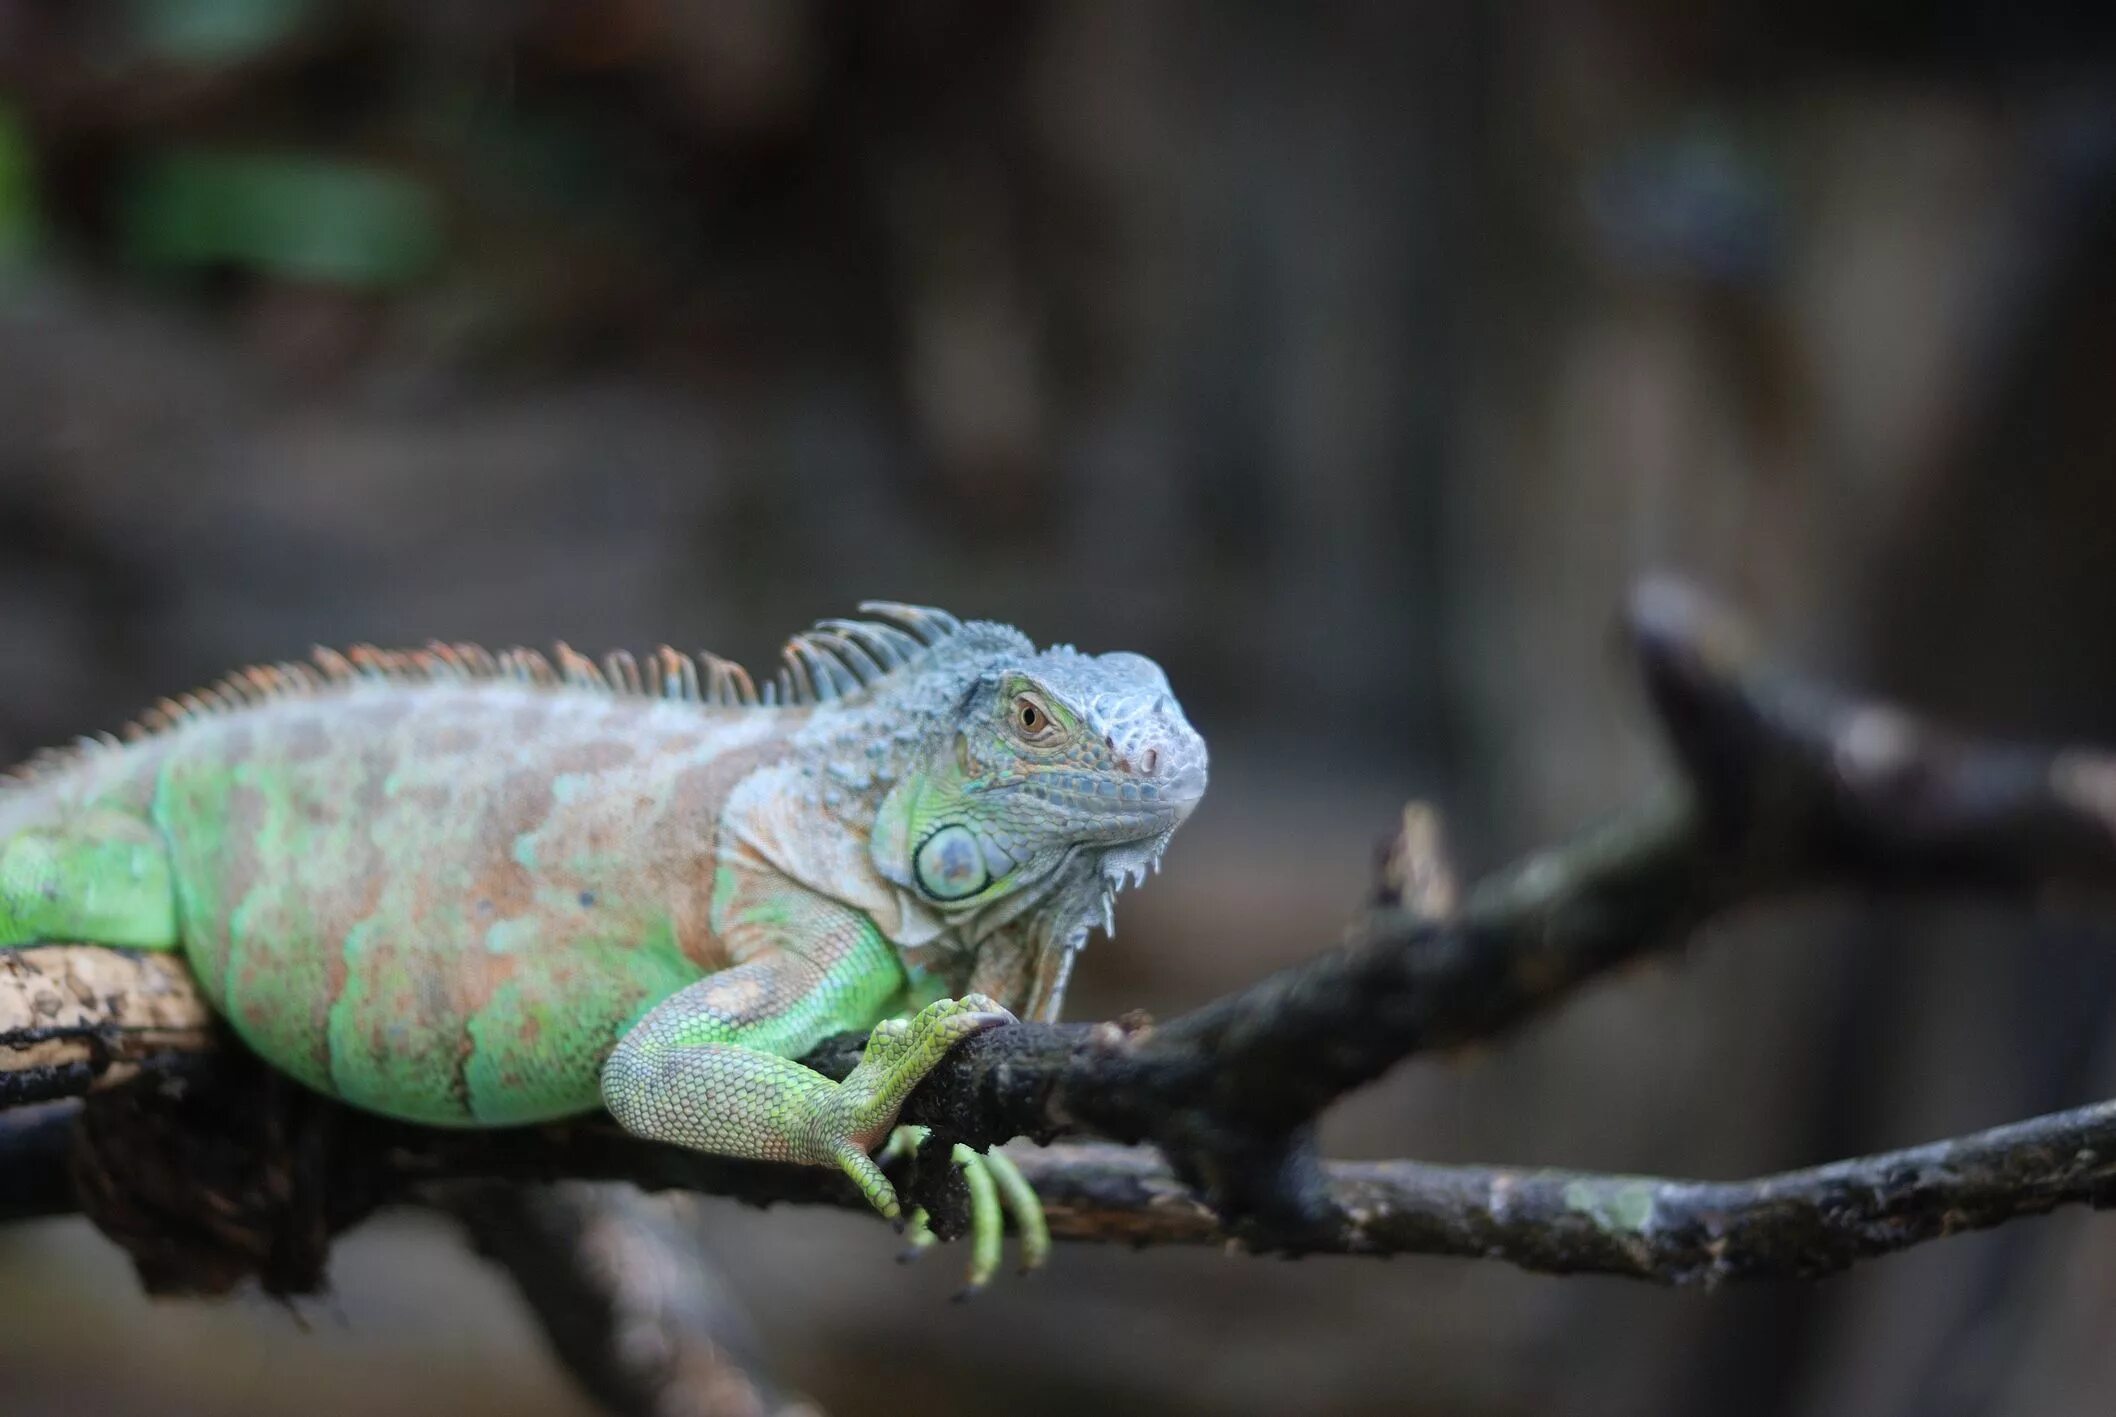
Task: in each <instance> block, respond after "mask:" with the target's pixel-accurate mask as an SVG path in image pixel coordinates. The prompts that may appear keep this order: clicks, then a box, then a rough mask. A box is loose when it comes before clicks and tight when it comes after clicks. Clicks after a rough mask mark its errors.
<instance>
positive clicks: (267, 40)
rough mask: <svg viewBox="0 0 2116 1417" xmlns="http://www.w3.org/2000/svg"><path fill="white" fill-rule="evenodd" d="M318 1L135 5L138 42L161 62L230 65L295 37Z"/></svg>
mask: <svg viewBox="0 0 2116 1417" xmlns="http://www.w3.org/2000/svg"><path fill="white" fill-rule="evenodd" d="M315 8H316V0H132V4H131V20H132V32H133V37H134V38H135V39H137V40H138V41H139V45H140V47H141V48H142V49H144V50H146V51H147V52H148V53H149V54H152V55H153V56H154V57H155V58H157V59H169V60H174V61H176V62H177V63H180V64H229V63H233V62H235V61H236V60H240V59H247V58H249V57H250V56H251V55H253V54H257V53H260V52H261V51H263V50H267V49H270V48H271V47H272V46H273V45H275V44H280V43H283V42H284V41H286V40H287V39H289V38H290V37H292V36H293V34H294V33H295V32H296V31H297V30H299V29H300V28H301V24H302V21H304V20H306V19H307V18H308V17H309V15H310V14H311V12H313V11H314V10H315Z"/></svg>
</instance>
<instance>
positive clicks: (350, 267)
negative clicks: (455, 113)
mask: <svg viewBox="0 0 2116 1417" xmlns="http://www.w3.org/2000/svg"><path fill="white" fill-rule="evenodd" d="M122 212H123V216H122V220H123V224H124V233H125V239H126V244H127V248H128V249H129V250H130V251H131V253H132V255H133V256H134V258H135V259H137V260H139V261H140V262H142V263H143V264H147V265H159V266H204V265H235V266H242V267H247V268H250V269H254V270H259V271H264V272H267V273H269V274H272V275H277V276H283V277H288V278H292V279H297V280H315V281H325V282H329V283H332V284H338V285H352V286H393V285H402V284H405V283H406V282H408V281H411V280H414V279H416V278H418V277H419V276H420V275H422V274H424V273H425V272H426V270H427V269H428V268H429V267H431V266H432V265H433V263H434V261H435V260H436V259H437V258H438V257H439V255H440V251H441V214H440V211H439V208H438V205H437V204H436V203H435V201H434V199H433V197H432V195H431V194H430V193H428V192H427V191H426V189H425V188H424V187H421V186H420V185H419V184H418V183H416V182H414V181H412V180H411V179H409V178H407V177H404V176H401V175H399V174H397V173H393V172H386V171H382V170H380V169H376V168H368V167H357V166H353V165H351V164H347V163H339V162H332V161H329V160H326V159H322V158H310V157H302V156H294V155H275V154H249V153H229V152H210V151H198V150H193V151H184V152H173V153H167V154H164V155H162V156H160V157H157V158H154V159H152V160H150V161H148V162H146V163H145V164H143V165H142V166H141V167H139V168H138V169H137V170H136V171H135V172H134V174H133V176H132V179H131V181H130V182H129V183H128V185H127V190H126V192H125V199H124V202H123V204H122Z"/></svg>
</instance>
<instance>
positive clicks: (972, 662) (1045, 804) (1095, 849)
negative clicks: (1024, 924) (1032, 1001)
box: [871, 624, 1206, 948]
mask: <svg viewBox="0 0 2116 1417" xmlns="http://www.w3.org/2000/svg"><path fill="white" fill-rule="evenodd" d="M927 673H928V674H929V676H931V677H930V678H929V681H928V682H929V684H934V683H937V684H942V685H945V686H946V689H945V693H937V694H933V695H930V696H926V697H925V706H926V710H927V713H928V714H929V715H930V716H931V718H930V731H928V732H927V733H925V734H922V735H921V740H920V742H919V743H918V745H917V747H916V748H915V749H914V754H913V756H912V757H911V759H910V761H908V762H906V763H905V764H904V770H903V772H902V773H901V776H900V778H899V780H898V781H897V783H896V784H895V785H894V787H893V788H892V789H891V791H890V792H889V794H888V795H887V797H886V798H885V799H884V800H883V802H882V804H881V809H880V812H879V814H878V817H877V820H876V823H875V829H874V832H873V836H872V839H871V840H872V854H873V859H874V864H875V867H876V869H877V870H879V871H880V872H881V874H882V875H883V876H884V877H885V878H887V879H888V880H890V881H893V882H895V883H896V884H897V885H899V886H901V887H903V888H905V889H907V890H909V891H911V892H913V893H915V894H916V895H917V896H918V898H919V899H920V900H922V901H924V902H925V903H926V904H927V905H929V906H930V907H932V908H933V909H934V910H936V911H938V912H939V913H940V914H941V915H942V916H944V917H945V918H948V919H950V920H951V921H954V922H955V923H956V925H957V928H958V929H959V930H960V931H961V932H962V933H963V934H964V935H965V937H966V938H967V939H969V940H970V941H972V942H974V941H975V940H977V939H980V938H982V937H983V936H985V935H987V934H989V933H990V932H991V931H992V930H994V929H996V928H998V927H999V926H1000V925H1002V924H1006V923H1008V922H1009V921H1015V920H1018V919H1021V918H1022V917H1024V916H1032V920H1033V923H1034V924H1035V925H1036V926H1037V927H1038V928H1037V930H1036V933H1037V934H1038V935H1039V936H1041V937H1042V939H1043V940H1045V941H1047V942H1051V943H1055V944H1058V945H1060V946H1062V947H1064V948H1074V947H1077V946H1078V945H1079V944H1080V943H1081V942H1082V941H1083V940H1084V939H1085V938H1086V935H1087V931H1088V928H1089V927H1090V926H1091V925H1094V924H1104V925H1107V924H1108V923H1109V918H1110V907H1111V901H1112V899H1113V897H1114V896H1115V894H1116V892H1117V891H1118V890H1120V889H1121V888H1122V887H1123V886H1124V885H1125V884H1126V883H1127V882H1128V881H1132V880H1143V879H1144V878H1145V876H1146V872H1147V870H1148V868H1149V867H1154V866H1157V865H1158V864H1159V863H1160V859H1161V853H1162V851H1163V850H1165V849H1166V848H1167V846H1168V840H1169V838H1170V837H1171V836H1173V835H1174V833H1175V830H1176V828H1177V827H1179V826H1181V825H1182V824H1183V821H1184V819H1185V818H1187V817H1188V816H1189V815H1190V813H1191V811H1192V809H1193V808H1195V807H1196V806H1197V804H1198V799H1199V798H1200V797H1202V796H1203V795H1204V792H1205V777H1206V756H1205V740H1204V739H1202V738H1200V737H1199V736H1198V734H1197V731H1196V730H1195V729H1193V728H1192V727H1191V726H1190V723H1189V722H1188V720H1186V719H1185V718H1184V717H1183V710H1182V708H1181V707H1180V706H1179V705H1178V704H1177V703H1176V699H1175V695H1174V694H1173V693H1172V692H1171V691H1170V690H1169V686H1168V677H1167V676H1166V675H1165V674H1163V673H1162V672H1161V668H1160V666H1159V665H1157V664H1155V663H1154V662H1153V661H1152V660H1150V659H1147V658H1145V657H1144V656H1142V655H1137V654H1099V655H1088V654H1081V653H1079V652H1078V651H1077V650H1074V649H1072V648H1070V647H1069V646H1058V647H1054V648H1051V649H1047V650H1042V651H1038V650H1036V649H1035V648H1034V646H1032V645H1031V644H1030V643H1029V642H1028V641H1027V640H1026V639H1024V638H1023V637H1022V636H1021V635H1020V634H1018V633H1017V632H1015V631H1013V630H1010V629H1006V628H1005V627H1003V626H996V625H982V624H972V625H967V626H963V627H962V628H961V629H960V630H959V631H957V632H955V633H954V634H952V635H951V636H950V637H949V639H948V642H947V643H945V644H943V645H940V646H938V647H936V649H935V652H934V655H933V658H932V659H931V660H930V661H929V662H928V666H927Z"/></svg>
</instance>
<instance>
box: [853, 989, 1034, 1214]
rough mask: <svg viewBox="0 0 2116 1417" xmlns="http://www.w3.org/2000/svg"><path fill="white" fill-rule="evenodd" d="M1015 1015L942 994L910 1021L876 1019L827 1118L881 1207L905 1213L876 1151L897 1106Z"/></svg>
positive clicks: (981, 1000)
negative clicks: (957, 1052)
mask: <svg viewBox="0 0 2116 1417" xmlns="http://www.w3.org/2000/svg"><path fill="white" fill-rule="evenodd" d="M1015 1021H1016V1020H1015V1018H1014V1015H1013V1014H1011V1013H1009V1012H1007V1010H1006V1009H1004V1008H1002V1007H1001V1006H1000V1005H999V1004H998V1003H996V1002H994V1001H993V1000H991V999H988V998H986V997H985V996H984V995H983V994H965V995H963V996H962V997H961V998H960V999H940V1000H937V1001H935V1002H933V1003H931V1004H928V1005H926V1007H925V1008H923V1009H920V1010H919V1011H918V1013H917V1014H916V1015H914V1016H913V1017H912V1018H910V1019H909V1020H905V1019H890V1020H889V1021H887V1022H885V1023H880V1024H876V1025H875V1028H874V1032H872V1033H871V1034H869V1035H868V1036H867V1050H866V1051H865V1052H864V1053H862V1054H861V1055H860V1061H859V1066H857V1067H855V1068H854V1069H853V1070H852V1071H851V1072H850V1073H847V1074H846V1075H845V1080H844V1081H843V1082H842V1083H839V1084H838V1086H837V1088H836V1089H835V1090H834V1091H833V1092H832V1093H831V1096H830V1100H829V1104H828V1113H827V1115H826V1117H825V1119H824V1121H825V1125H826V1127H827V1128H828V1131H827V1133H826V1136H827V1137H828V1138H829V1139H830V1142H829V1144H830V1146H831V1149H832V1152H833V1154H834V1155H835V1157H836V1159H837V1162H838V1164H839V1165H840V1166H842V1167H844V1169H845V1174H846V1175H848V1176H850V1177H852V1180H853V1184H855V1185H857V1186H858V1187H859V1188H860V1193H861V1194H862V1195H864V1196H866V1197H867V1199H868V1200H869V1201H870V1202H871V1203H872V1204H873V1206H874V1208H875V1209H876V1210H878V1211H880V1212H881V1213H882V1214H883V1215H885V1216H887V1217H888V1218H889V1219H891V1220H894V1219H896V1218H897V1216H898V1215H899V1214H900V1213H901V1209H902V1208H901V1207H900V1206H899V1205H898V1204H897V1199H896V1187H895V1186H893V1185H891V1184H890V1183H889V1178H888V1177H887V1176H884V1175H883V1174H882V1168H881V1167H880V1166H878V1165H877V1164H876V1163H875V1160H874V1157H873V1156H871V1155H870V1154H869V1152H870V1151H871V1150H872V1148H873V1147H874V1145H875V1144H876V1143H877V1142H879V1141H880V1140H881V1139H882V1137H883V1136H884V1135H885V1134H886V1133H887V1132H888V1131H889V1129H890V1128H891V1127H892V1126H893V1125H895V1122H896V1114H897V1109H898V1108H900V1107H902V1106H903V1103H904V1098H905V1097H906V1096H908V1095H909V1094H910V1092H911V1089H912V1088H914V1087H916V1086H918V1084H919V1083H920V1082H921V1081H923V1080H924V1078H925V1076H926V1074H927V1073H930V1072H932V1071H933V1069H934V1068H935V1067H936V1066H937V1065H938V1064H939V1063H940V1060H941V1059H943V1058H945V1057H947V1056H948V1053H949V1052H950V1050H952V1049H953V1048H954V1047H955V1046H956V1045H957V1044H959V1043H961V1042H962V1041H963V1040H964V1039H966V1038H969V1037H971V1036H972V1035H974V1034H979V1033H982V1032H984V1031H985V1030H986V1029H988V1028H997V1027H998V1026H999V1025H1001V1024H1004V1023H1013V1022H1015Z"/></svg>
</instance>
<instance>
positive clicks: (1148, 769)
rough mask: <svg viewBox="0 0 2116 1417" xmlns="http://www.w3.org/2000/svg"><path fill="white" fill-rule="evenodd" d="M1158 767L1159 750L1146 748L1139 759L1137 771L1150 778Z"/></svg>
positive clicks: (1159, 759) (1159, 763)
mask: <svg viewBox="0 0 2116 1417" xmlns="http://www.w3.org/2000/svg"><path fill="white" fill-rule="evenodd" d="M1160 766H1161V750H1160V749H1159V748H1148V749H1147V750H1146V751H1145V752H1144V753H1143V754H1141V755H1140V757H1139V771H1140V772H1143V773H1145V774H1146V775H1147V776H1148V777H1152V776H1153V775H1154V770H1155V769H1157V768H1159V767H1160Z"/></svg>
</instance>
